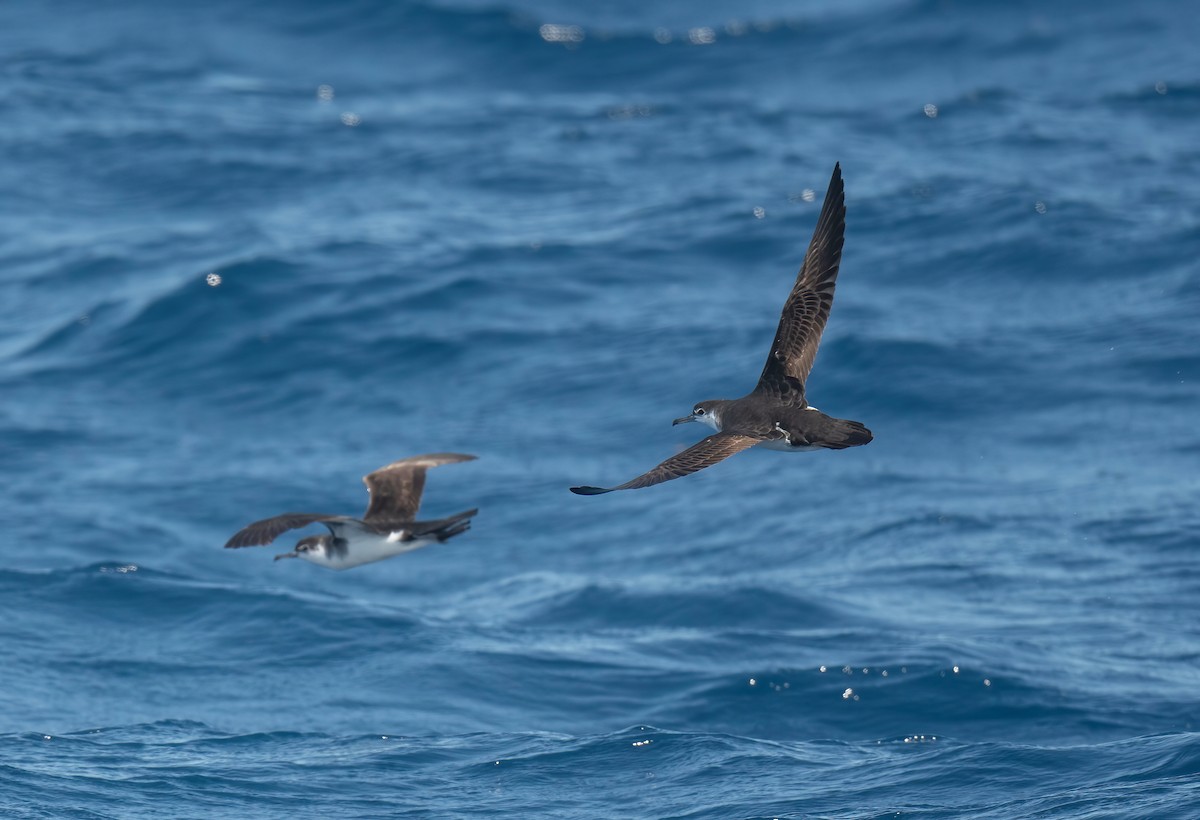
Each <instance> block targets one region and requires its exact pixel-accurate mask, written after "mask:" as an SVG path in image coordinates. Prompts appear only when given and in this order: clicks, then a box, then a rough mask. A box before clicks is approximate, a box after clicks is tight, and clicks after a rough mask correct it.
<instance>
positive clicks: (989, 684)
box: [983, 678, 992, 686]
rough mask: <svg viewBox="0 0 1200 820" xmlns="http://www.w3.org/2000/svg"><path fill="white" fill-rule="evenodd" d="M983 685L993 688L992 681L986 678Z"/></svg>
mask: <svg viewBox="0 0 1200 820" xmlns="http://www.w3.org/2000/svg"><path fill="white" fill-rule="evenodd" d="M983 685H984V686H991V685H992V681H991V679H989V678H984V679H983Z"/></svg>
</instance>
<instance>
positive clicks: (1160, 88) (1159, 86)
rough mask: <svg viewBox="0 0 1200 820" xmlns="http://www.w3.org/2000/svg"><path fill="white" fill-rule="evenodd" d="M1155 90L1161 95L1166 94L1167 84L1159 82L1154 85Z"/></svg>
mask: <svg viewBox="0 0 1200 820" xmlns="http://www.w3.org/2000/svg"><path fill="white" fill-rule="evenodd" d="M1154 90H1155V91H1157V92H1158V93H1159V94H1166V93H1167V84H1166V83H1164V82H1163V81H1162V80H1159V81H1158V82H1156V83H1155V84H1154Z"/></svg>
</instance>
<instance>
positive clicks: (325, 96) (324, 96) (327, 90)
mask: <svg viewBox="0 0 1200 820" xmlns="http://www.w3.org/2000/svg"><path fill="white" fill-rule="evenodd" d="M317 99H318V100H320V101H321V102H329V101H330V100H332V99H333V86H331V85H319V86H317Z"/></svg>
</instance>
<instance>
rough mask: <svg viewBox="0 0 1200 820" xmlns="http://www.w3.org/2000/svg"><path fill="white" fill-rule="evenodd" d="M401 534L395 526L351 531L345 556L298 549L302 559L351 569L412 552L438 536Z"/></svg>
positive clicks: (332, 567) (432, 542)
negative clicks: (387, 529) (387, 531)
mask: <svg viewBox="0 0 1200 820" xmlns="http://www.w3.org/2000/svg"><path fill="white" fill-rule="evenodd" d="M403 535H404V531H403V530H397V531H396V532H393V533H390V534H388V535H386V536H383V535H372V534H370V533H366V532H353V531H352V532H348V533H347V540H348V541H349V542H350V543H349V544H348V545H347V547H346V552H345V555H344V556H339V555H333V556H329V555H326V554H325V551H324V550H322V551H320V552H317V551H316V550H306V551H304V552H302V553H300V557H301V558H303V559H304V560H305V561H309V562H311V563H313V564H317V565H318V566H322V567H328V568H329V569H350V568H351V567H357V566H361V565H362V564H370V563H372V562H374V561H382V560H383V559H385V558H391V557H392V556H394V555H401V554H403V553H406V552H412V551H413V550H416V549H420V548H421V547H427V546H429V545H430V544H436V543H437V542H438V540H437V537H436V536H432V535H428V536H423V537H421V538H414V539H413V540H411V541H401V540H400V538H401V537H403Z"/></svg>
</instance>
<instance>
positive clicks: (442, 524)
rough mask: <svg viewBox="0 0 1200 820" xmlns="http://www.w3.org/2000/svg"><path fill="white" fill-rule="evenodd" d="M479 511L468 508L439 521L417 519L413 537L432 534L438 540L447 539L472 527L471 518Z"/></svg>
mask: <svg viewBox="0 0 1200 820" xmlns="http://www.w3.org/2000/svg"><path fill="white" fill-rule="evenodd" d="M477 512H479V510H477V509H475V510H467V511H466V512H460V513H457V514H456V515H452V516H450V517H449V518H439V519H438V520H437V521H417V522H415V523H414V524H413V528H412V533H411V535H412V537H413V538H420V537H422V536H426V535H432V536H435V537H436V538H437V540H438V541H447V540H449V539H451V538H453V537H454V536H456V535H461V534H462V533H464V532H466V531H467V530H469V529H471V518H472V517H473V516H474V515H475V513H477Z"/></svg>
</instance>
